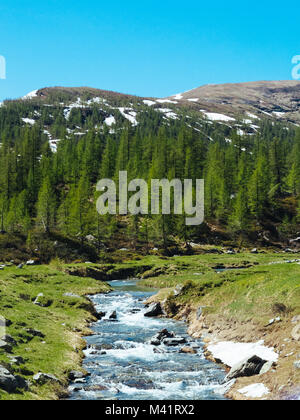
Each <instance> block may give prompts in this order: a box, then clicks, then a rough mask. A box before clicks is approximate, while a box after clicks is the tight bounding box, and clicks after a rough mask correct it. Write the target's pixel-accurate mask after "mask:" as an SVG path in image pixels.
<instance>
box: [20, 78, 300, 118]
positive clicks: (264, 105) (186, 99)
mask: <svg viewBox="0 0 300 420" xmlns="http://www.w3.org/2000/svg"><path fill="white" fill-rule="evenodd" d="M54 95H58V97H59V95H61V97H62V98H63V97H69V100H70V101H72V100H74V98H75V97H76V99H77V98H78V97H79V98H82V97H85V98H86V99H93V98H96V97H101V98H103V99H105V100H113V101H116V102H120V101H121V102H124V103H125V104H126V102H127V101H133V102H139V101H144V104H147V105H149V106H154V105H158V106H160V105H162V104H169V105H172V106H173V108H184V107H185V108H189V109H191V110H194V111H197V112H199V113H203V112H204V113H205V112H207V113H217V114H218V113H220V114H222V115H224V114H225V115H226V116H227V117H228V118H239V117H241V116H245V115H246V116H247V114H249V113H251V114H253V115H254V116H256V117H259V118H260V117H264V118H272V119H275V120H280V121H285V122H290V123H293V124H297V125H298V124H300V82H299V81H295V80H282V81H257V82H246V83H226V84H208V85H203V86H200V87H198V88H195V89H191V90H188V91H186V92H183V93H179V94H175V95H172V96H168V97H165V98H156V97H151V96H149V97H147V96H145V97H143V96H138V95H131V94H128V93H127V94H124V93H120V92H115V91H110V90H103V89H97V88H91V87H62V86H54V87H46V88H42V89H38V90H36V91H34V92H31V93H30V94H28V95H26V96H25V97H23V98H21V99H33V98H35V99H47V98H48V99H49V98H51V97H53V96H54ZM221 120H222V118H221Z"/></svg>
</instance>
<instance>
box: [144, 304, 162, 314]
mask: <svg viewBox="0 0 300 420" xmlns="http://www.w3.org/2000/svg"><path fill="white" fill-rule="evenodd" d="M159 315H163V310H162V307H161V304H160V303H153V304H152V305H150V306H149V308H148V310H147V311H146V312H145V313H144V316H146V317H148V318H151V317H156V316H159Z"/></svg>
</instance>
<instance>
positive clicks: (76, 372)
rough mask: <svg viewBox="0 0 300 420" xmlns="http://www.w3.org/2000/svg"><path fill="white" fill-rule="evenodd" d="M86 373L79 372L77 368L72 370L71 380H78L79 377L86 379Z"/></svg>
mask: <svg viewBox="0 0 300 420" xmlns="http://www.w3.org/2000/svg"><path fill="white" fill-rule="evenodd" d="M85 377H86V375H85V374H84V373H82V372H78V371H76V370H72V372H70V373H69V379H70V381H76V380H77V379H84V378H85Z"/></svg>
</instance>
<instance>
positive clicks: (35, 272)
mask: <svg viewBox="0 0 300 420" xmlns="http://www.w3.org/2000/svg"><path fill="white" fill-rule="evenodd" d="M0 290H1V292H0V315H2V316H4V317H5V318H6V319H9V320H11V321H12V325H11V326H10V327H8V328H7V334H10V335H11V336H12V337H13V338H14V339H15V340H16V341H17V343H18V345H17V347H14V348H13V354H14V355H17V356H21V357H23V358H24V359H25V365H24V366H20V367H17V366H13V372H14V373H16V374H20V375H21V376H23V377H24V378H25V379H29V380H31V379H32V374H36V373H38V372H43V373H51V374H53V375H55V376H56V377H57V378H58V379H59V380H60V381H61V383H62V385H66V383H67V381H66V379H67V376H68V372H69V371H71V370H72V369H77V370H80V369H81V368H80V365H81V360H82V354H81V349H82V347H83V341H82V340H81V339H80V333H81V334H84V333H88V330H87V328H86V326H87V325H86V321H87V320H92V319H93V316H92V313H91V310H92V308H91V304H90V302H89V301H88V299H87V298H86V297H85V295H87V294H94V293H100V292H107V291H109V290H110V288H109V286H108V285H107V284H106V283H103V282H99V281H96V280H93V279H91V278H81V277H75V276H69V275H66V274H64V273H62V272H61V271H58V270H57V269H55V268H52V267H47V266H38V267H24V268H23V269H21V270H19V269H16V268H6V269H5V270H4V271H1V272H0ZM39 293H43V294H44V296H45V299H47V300H50V301H51V302H52V304H51V306H49V307H48V308H42V307H39V306H36V305H34V304H33V301H34V299H35V297H36V296H37V295H38V294H39ZM65 293H73V294H75V295H78V296H80V297H78V298H74V297H66V296H64V295H65ZM28 328H33V329H36V330H39V331H41V332H42V333H43V334H44V335H45V338H44V339H42V338H38V337H36V338H34V339H33V340H32V341H28V340H27V337H28V334H27V333H26V329H28ZM75 329H76V332H75ZM27 341H28V342H27ZM5 363H9V359H8V358H7V355H6V354H5V353H2V354H1V352H0V364H5ZM62 392H63V386H53V385H45V386H43V387H40V386H39V387H35V386H32V387H31V391H30V392H24V393H20V394H14V395H12V394H10V395H8V394H7V393H5V392H4V391H0V399H9V400H12V399H18V400H19V399H40V398H42V399H55V398H57V397H58V396H59V395H61V393H62Z"/></svg>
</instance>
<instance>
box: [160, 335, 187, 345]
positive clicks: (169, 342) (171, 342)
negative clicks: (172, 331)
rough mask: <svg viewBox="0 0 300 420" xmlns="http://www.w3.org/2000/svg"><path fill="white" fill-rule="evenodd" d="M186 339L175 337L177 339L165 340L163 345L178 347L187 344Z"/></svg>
mask: <svg viewBox="0 0 300 420" xmlns="http://www.w3.org/2000/svg"><path fill="white" fill-rule="evenodd" d="M185 343H186V339H185V338H183V337H175V338H165V339H164V340H163V344H164V345H165V346H167V347H176V346H179V345H180V344H185Z"/></svg>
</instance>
